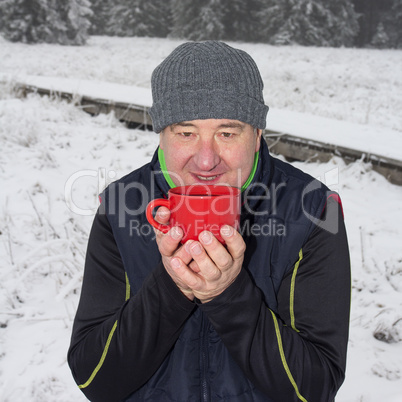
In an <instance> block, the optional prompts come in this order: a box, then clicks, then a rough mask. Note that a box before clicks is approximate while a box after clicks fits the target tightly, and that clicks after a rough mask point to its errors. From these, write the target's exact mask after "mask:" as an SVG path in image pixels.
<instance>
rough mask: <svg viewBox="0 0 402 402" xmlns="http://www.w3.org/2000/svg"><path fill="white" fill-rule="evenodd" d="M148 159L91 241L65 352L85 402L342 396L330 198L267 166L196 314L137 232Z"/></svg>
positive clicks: (342, 243)
mask: <svg viewBox="0 0 402 402" xmlns="http://www.w3.org/2000/svg"><path fill="white" fill-rule="evenodd" d="M167 191H168V185H167V183H166V181H165V179H164V178H163V175H162V174H161V173H160V166H159V163H158V160H157V156H156V154H155V156H154V158H153V160H152V161H151V162H150V163H149V164H147V165H145V166H144V167H142V168H140V169H138V170H136V171H134V172H132V173H130V174H129V175H127V176H126V177H124V178H122V179H121V180H119V181H117V182H115V183H113V184H112V185H110V186H109V187H108V188H107V189H106V190H105V191H104V193H103V194H102V195H101V198H102V204H101V207H100V210H99V212H98V214H97V216H96V218H95V220H94V225H93V228H92V231H91V236H90V239H89V245H88V252H87V260H86V268H85V274H84V283H83V289H82V294H81V299H80V304H79V308H78V311H77V316H76V319H75V323H74V329H73V335H72V342H71V346H70V350H69V356H68V357H69V364H70V367H71V369H72V372H73V375H74V378H75V380H76V382H77V384H78V385H79V386H80V388H81V389H82V391H83V392H84V393H85V394H86V395H87V397H88V398H89V399H91V400H94V401H102V400H105V401H112V400H126V401H163V402H167V401H186V402H189V401H297V400H301V401H306V400H308V401H320V402H321V401H331V400H333V398H334V396H335V394H336V392H337V390H338V388H339V387H340V385H341V384H342V382H343V379H344V372H345V365H346V345H347V339H348V320H349V305H350V267H349V254H348V247H347V241H346V234H345V228H344V224H343V219H342V216H341V209H340V206H339V204H338V203H337V202H335V201H334V199H336V198H337V197H336V195H334V194H332V193H330V192H329V190H328V189H327V188H326V187H325V186H324V185H322V184H321V183H320V182H318V181H315V180H313V179H312V177H310V176H308V175H306V174H304V173H303V172H301V171H300V170H297V169H295V168H294V167H292V166H291V165H289V164H287V163H284V162H282V161H280V160H278V159H276V158H273V157H271V156H270V155H269V153H268V150H267V147H266V145H265V143H263V144H262V146H261V150H260V158H259V163H258V167H257V171H256V174H255V176H254V179H253V182H252V183H251V184H250V186H249V187H248V188H247V190H246V191H245V192H244V193H243V202H244V204H243V211H242V220H241V228H240V231H241V233H242V236H243V238H244V240H245V242H246V246H247V248H246V254H245V259H244V264H243V268H242V271H241V273H240V274H239V276H238V277H237V279H236V280H235V282H234V283H233V284H232V285H231V286H230V287H229V288H228V289H226V290H225V291H224V292H223V293H222V294H221V295H219V296H218V297H216V298H215V299H213V300H212V301H211V302H209V303H206V304H200V303H197V302H190V301H189V300H187V299H186V298H185V297H184V296H183V295H182V294H181V293H180V291H179V290H178V288H177V287H176V285H175V284H174V282H173V281H172V280H171V278H170V277H169V275H168V274H167V273H166V271H165V269H164V267H163V265H162V264H161V257H160V254H159V251H158V248H157V245H156V242H155V236H154V232H153V230H152V227H151V226H150V225H149V224H148V222H147V221H146V218H145V213H144V211H145V207H146V205H147V204H148V202H149V201H150V200H151V199H153V198H161V197H166V194H167Z"/></svg>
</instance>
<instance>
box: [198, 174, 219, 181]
mask: <svg viewBox="0 0 402 402" xmlns="http://www.w3.org/2000/svg"><path fill="white" fill-rule="evenodd" d="M195 177H197V179H199V180H202V181H212V180H215V179H217V178H218V177H219V175H215V176H198V175H195Z"/></svg>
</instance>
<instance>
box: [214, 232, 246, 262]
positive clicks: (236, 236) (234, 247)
mask: <svg viewBox="0 0 402 402" xmlns="http://www.w3.org/2000/svg"><path fill="white" fill-rule="evenodd" d="M220 233H221V236H222V238H223V240H225V243H226V247H227V249H228V251H229V253H230V255H231V256H232V258H233V259H234V260H237V259H239V258H243V256H244V253H245V252H246V243H245V242H244V240H243V238H242V237H241V234H240V233H239V232H238V231H237V230H236V229H235V228H233V227H232V226H229V225H224V226H222V227H221V230H220Z"/></svg>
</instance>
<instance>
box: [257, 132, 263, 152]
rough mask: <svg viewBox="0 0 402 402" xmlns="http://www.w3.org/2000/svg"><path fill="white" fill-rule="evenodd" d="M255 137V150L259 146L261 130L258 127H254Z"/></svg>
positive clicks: (258, 148)
mask: <svg viewBox="0 0 402 402" xmlns="http://www.w3.org/2000/svg"><path fill="white" fill-rule="evenodd" d="M256 133H257V138H256V142H255V152H258V151H259V150H260V146H261V138H262V130H261V129H260V128H256Z"/></svg>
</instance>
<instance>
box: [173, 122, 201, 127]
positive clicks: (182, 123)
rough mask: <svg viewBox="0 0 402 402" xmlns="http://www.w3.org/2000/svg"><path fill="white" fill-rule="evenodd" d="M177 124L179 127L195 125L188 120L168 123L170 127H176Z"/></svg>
mask: <svg viewBox="0 0 402 402" xmlns="http://www.w3.org/2000/svg"><path fill="white" fill-rule="evenodd" d="M177 126H180V127H195V125H194V124H193V123H191V122H189V121H182V122H180V123H173V124H171V125H170V127H171V128H173V127H177Z"/></svg>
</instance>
